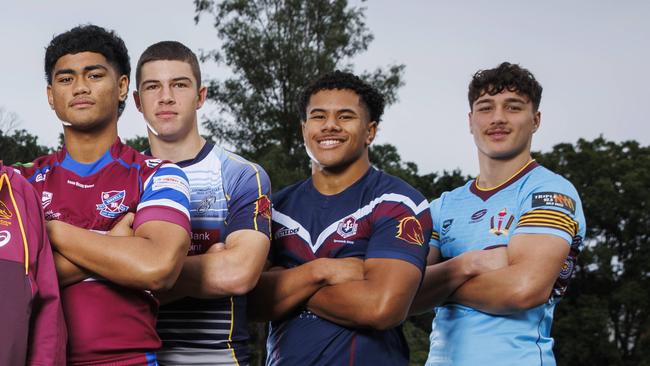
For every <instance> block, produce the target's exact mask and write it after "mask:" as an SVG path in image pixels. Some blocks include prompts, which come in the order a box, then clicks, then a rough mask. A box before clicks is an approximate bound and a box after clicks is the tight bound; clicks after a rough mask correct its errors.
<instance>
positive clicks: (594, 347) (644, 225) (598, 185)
mask: <svg viewBox="0 0 650 366" xmlns="http://www.w3.org/2000/svg"><path fill="white" fill-rule="evenodd" d="M536 158H537V159H538V161H539V162H540V163H541V164H543V165H544V166H546V167H548V168H549V169H551V170H553V171H555V172H557V173H559V174H561V175H563V176H564V177H566V178H567V179H569V180H570V181H571V182H572V183H573V184H574V185H575V186H576V188H577V190H578V192H579V193H580V197H581V199H582V204H583V208H584V211H585V216H586V220H587V230H588V231H587V240H586V242H585V247H584V249H583V251H582V253H581V254H580V256H579V257H578V263H577V266H576V272H575V277H574V279H573V280H572V283H571V285H570V286H569V290H568V293H567V296H566V298H565V299H564V300H563V301H562V302H561V303H560V305H559V306H558V309H557V314H556V321H555V325H554V330H553V332H554V337H555V338H556V341H557V342H556V346H555V355H556V357H557V359H558V364H559V365H572V366H576V365H596V366H598V365H603V366H605V365H607V366H616V365H621V366H632V365H635V366H639V365H644V366H648V365H650V242H649V240H650V210H649V208H650V190H649V189H648V183H649V182H650V147H648V146H645V147H643V146H640V145H639V144H638V143H637V142H635V141H625V142H621V143H615V142H612V141H607V140H605V139H603V138H602V137H600V138H597V139H595V140H593V141H586V140H583V139H580V140H578V142H577V143H576V144H575V145H572V144H559V145H556V146H555V147H554V148H553V150H552V151H550V152H548V153H537V154H536Z"/></svg>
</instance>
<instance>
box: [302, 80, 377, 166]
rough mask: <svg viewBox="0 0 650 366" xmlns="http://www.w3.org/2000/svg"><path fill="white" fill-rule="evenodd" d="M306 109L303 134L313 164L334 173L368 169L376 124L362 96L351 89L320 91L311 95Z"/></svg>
mask: <svg viewBox="0 0 650 366" xmlns="http://www.w3.org/2000/svg"><path fill="white" fill-rule="evenodd" d="M306 112H307V118H306V120H305V121H304V122H303V123H302V136H303V139H304V142H305V148H306V149H307V153H308V154H309V157H310V158H311V160H312V166H314V167H315V168H318V169H322V170H327V171H331V172H341V171H345V170H347V169H348V168H349V167H351V166H352V167H358V168H359V169H360V170H363V171H365V169H367V167H368V166H369V164H370V163H369V161H368V146H369V145H370V143H372V140H373V139H374V138H375V133H376V132H377V123H376V122H374V121H369V119H370V118H369V114H368V111H367V110H366V108H365V106H364V105H363V104H362V102H361V100H360V98H359V95H357V94H356V93H355V92H354V91H352V90H348V89H330V90H321V91H318V92H317V93H314V94H312V95H311V97H310V98H309V104H308V105H307V111H306Z"/></svg>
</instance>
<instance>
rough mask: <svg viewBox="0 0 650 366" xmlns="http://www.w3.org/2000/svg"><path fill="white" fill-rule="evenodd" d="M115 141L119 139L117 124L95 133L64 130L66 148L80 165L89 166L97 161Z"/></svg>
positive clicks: (70, 129)
mask: <svg viewBox="0 0 650 366" xmlns="http://www.w3.org/2000/svg"><path fill="white" fill-rule="evenodd" d="M115 139H117V124H115V123H113V124H108V125H106V128H103V129H101V130H95V131H78V130H73V129H72V128H70V127H64V128H63V140H64V142H65V148H66V150H67V151H68V154H70V157H72V159H74V160H75V161H77V162H79V163H84V164H89V163H92V162H95V161H97V160H98V159H99V158H101V157H102V155H104V153H106V150H108V149H109V148H110V147H111V145H113V143H114V142H115Z"/></svg>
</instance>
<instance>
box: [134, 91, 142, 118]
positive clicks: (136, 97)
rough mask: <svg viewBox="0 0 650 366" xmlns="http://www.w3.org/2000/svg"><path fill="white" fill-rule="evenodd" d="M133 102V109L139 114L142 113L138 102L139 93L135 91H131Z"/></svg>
mask: <svg viewBox="0 0 650 366" xmlns="http://www.w3.org/2000/svg"><path fill="white" fill-rule="evenodd" d="M133 101H134V102H135V107H136V108H138V110H139V111H140V113H142V104H141V101H140V93H138V91H137V90H134V91H133Z"/></svg>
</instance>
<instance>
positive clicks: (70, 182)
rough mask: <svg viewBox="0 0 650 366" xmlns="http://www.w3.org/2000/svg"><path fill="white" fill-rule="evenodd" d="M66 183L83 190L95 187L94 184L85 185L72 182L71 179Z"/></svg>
mask: <svg viewBox="0 0 650 366" xmlns="http://www.w3.org/2000/svg"><path fill="white" fill-rule="evenodd" d="M66 183H68V184H70V185H73V186H75V187H79V188H83V189H88V188H93V187H94V186H95V185H94V184H83V183H79V182H77V181H74V180H70V179H68V180H67V181H66Z"/></svg>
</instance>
